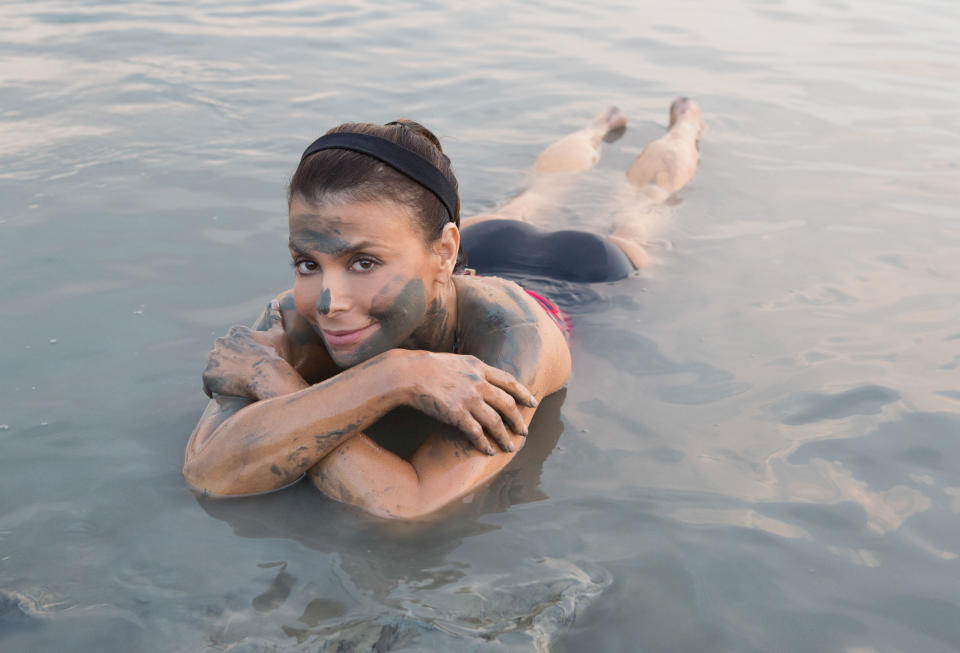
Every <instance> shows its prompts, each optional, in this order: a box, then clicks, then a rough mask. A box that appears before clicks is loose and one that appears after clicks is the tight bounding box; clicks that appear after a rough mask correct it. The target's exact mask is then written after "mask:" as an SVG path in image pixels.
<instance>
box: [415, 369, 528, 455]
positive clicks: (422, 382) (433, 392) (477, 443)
mask: <svg viewBox="0 0 960 653" xmlns="http://www.w3.org/2000/svg"><path fill="white" fill-rule="evenodd" d="M406 361H407V362H408V363H409V365H410V366H412V368H413V369H412V370H410V371H409V372H403V373H402V374H403V376H405V377H406V378H408V379H410V381H409V384H410V387H409V388H408V390H409V392H408V397H407V402H406V403H407V404H409V405H410V406H412V407H414V408H416V409H417V410H419V411H421V412H423V413H426V414H427V415H429V416H430V417H433V418H434V419H436V420H439V421H441V422H445V423H446V424H450V425H451V426H455V427H456V428H458V429H460V430H461V431H463V432H464V433H465V434H466V436H467V438H468V439H469V440H470V442H472V443H473V446H474V447H476V448H477V449H479V450H480V451H483V452H484V453H486V454H488V455H491V456H492V455H493V454H494V453H496V452H495V450H494V448H493V446H492V445H491V444H490V440H489V439H488V436H489V437H492V438H493V439H494V440H495V441H496V442H497V444H498V445H500V448H501V449H503V450H504V451H513V444H512V443H511V436H510V433H509V431H513V433H516V434H518V435H526V434H527V427H526V424H525V422H524V419H523V415H521V413H520V410H519V408H518V405H520V406H530V407H534V406H536V405H537V400H536V398H535V397H534V396H533V395H532V394H531V393H530V391H529V390H527V388H526V387H524V385H523V384H522V383H520V382H519V381H517V379H515V378H514V377H513V375H512V374H510V373H508V372H504V371H503V370H501V369H498V368H496V367H492V366H490V365H487V364H486V363H484V362H483V361H481V360H480V359H479V358H476V357H475V356H463V355H460V354H442V353H434V352H428V351H415V352H409V355H408V358H407V359H406ZM508 429H509V431H508Z"/></svg>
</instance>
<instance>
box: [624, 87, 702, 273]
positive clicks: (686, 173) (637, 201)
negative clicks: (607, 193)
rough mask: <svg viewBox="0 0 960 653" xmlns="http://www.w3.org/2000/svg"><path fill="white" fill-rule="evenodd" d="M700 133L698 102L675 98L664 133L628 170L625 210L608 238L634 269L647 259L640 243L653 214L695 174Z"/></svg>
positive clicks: (646, 148) (700, 123)
mask: <svg viewBox="0 0 960 653" xmlns="http://www.w3.org/2000/svg"><path fill="white" fill-rule="evenodd" d="M702 131H703V118H702V116H701V114H700V107H699V106H698V105H697V103H696V102H694V101H693V100H691V99H689V98H683V97H681V98H677V99H676V100H674V101H673V103H672V104H671V105H670V127H669V129H668V130H667V133H666V134H664V135H663V136H661V137H660V138H658V139H657V140H655V141H653V142H652V143H650V144H649V145H648V146H647V147H645V148H644V150H643V152H641V153H640V156H638V157H637V159H636V161H634V162H633V165H632V166H630V169H629V170H628V171H627V181H628V182H629V186H628V187H627V188H626V189H624V196H625V197H624V199H625V202H624V207H623V208H622V209H621V210H620V211H619V212H618V214H617V215H616V216H615V219H614V227H613V232H612V233H611V235H610V236H609V239H610V240H611V241H612V242H613V243H614V244H616V245H617V246H618V247H619V248H620V249H622V250H623V251H624V253H625V254H626V255H627V257H628V258H629V259H630V261H631V262H632V263H633V264H634V266H635V267H638V268H639V267H642V266H643V265H644V264H646V262H647V260H648V257H647V253H646V251H645V250H644V247H643V244H644V241H645V240H646V227H647V224H648V223H649V222H650V220H651V218H652V216H653V213H654V212H655V211H656V210H657V207H658V206H660V205H662V204H663V202H664V201H665V200H667V199H668V198H669V197H670V196H671V195H673V194H674V193H676V192H677V191H678V190H680V189H681V188H683V187H684V186H685V185H686V184H687V182H689V181H690V180H691V179H693V175H694V174H695V173H696V171H697V162H698V158H699V157H698V153H697V140H698V139H699V138H700V133H701V132H702Z"/></svg>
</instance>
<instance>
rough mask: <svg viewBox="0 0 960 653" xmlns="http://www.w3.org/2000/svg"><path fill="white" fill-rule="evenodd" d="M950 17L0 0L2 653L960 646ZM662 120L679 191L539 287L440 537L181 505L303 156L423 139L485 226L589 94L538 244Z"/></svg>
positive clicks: (242, 508) (954, 102) (280, 507)
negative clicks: (582, 137)
mask: <svg viewBox="0 0 960 653" xmlns="http://www.w3.org/2000/svg"><path fill="white" fill-rule="evenodd" d="M958 30H960V10H958V6H957V5H956V3H953V2H950V1H948V0H926V1H920V2H911V3H901V2H893V1H892V0H878V1H874V2H867V1H865V0H864V1H862V2H843V1H833V2H826V1H825V2H813V1H806V2H801V1H799V0H784V1H776V0H769V1H757V2H747V1H743V2H732V1H731V2H717V3H706V2H690V1H678V2H673V3H654V2H645V3H616V2H602V3H600V4H596V3H591V4H590V5H589V6H588V5H585V4H582V3H574V2H553V3H546V2H542V3H536V2H524V3H520V2H513V3H511V2H499V3H498V2H474V3H469V4H465V5H463V6H461V7H459V8H455V9H454V8H450V7H449V6H447V4H446V3H418V2H400V3H373V2H371V3H354V4H342V5H326V4H324V3H316V4H315V3H308V2H301V1H290V2H279V3H253V2H243V1H241V0H235V1H214V2H202V3H192V2H181V3H162V4H161V3H152V4H151V3H102V4H95V3H81V2H62V1H61V2H43V1H37V2H34V1H31V2H6V3H3V4H2V5H0V279H2V280H3V282H2V285H0V424H3V425H6V427H7V428H5V429H4V430H0V447H2V448H0V590H2V592H3V593H2V594H0V649H2V650H4V651H13V652H17V651H30V652H42V651H65V650H70V651H82V652H86V651H90V652H94V651H96V652H102V651H124V652H128V651H158V652H159V651H201V650H231V651H251V652H252V651H274V650H276V651H291V650H295V651H316V650H328V651H347V650H371V648H373V650H378V651H386V650H442V651H448V650H449V651H460V650H463V651H474V650H483V651H488V650H489V651H499V650H515V651H527V650H532V649H534V648H535V647H537V646H540V647H544V648H545V647H547V646H548V645H549V646H550V647H551V648H552V649H553V650H556V651H564V652H566V651H738V652H739V651H774V650H776V651H847V652H858V653H860V652H865V651H876V652H878V653H879V652H886V651H911V652H912V651H952V650H956V649H957V648H960V591H958V586H960V585H958V580H960V560H958V558H957V556H958V554H960V545H958V544H957V542H958V539H960V522H958V513H960V412H958V409H960V321H958V317H960V301H958V285H957V283H958V272H960V223H958V209H957V206H958V200H960V191H958V189H960V126H958V125H960V46H958V40H957V37H956V34H957V32H958ZM681 93H685V94H690V95H691V96H693V97H695V98H696V99H697V100H698V101H699V102H700V104H701V105H702V107H703V109H704V113H705V116H706V120H707V124H708V130H707V132H706V133H705V135H704V139H703V142H702V144H701V154H702V167H701V169H700V172H699V173H698V175H697V177H696V179H695V180H694V182H693V184H692V185H691V186H690V187H689V188H688V189H686V190H684V191H683V192H682V193H681V197H680V200H681V201H680V203H678V204H677V205H676V206H674V207H673V211H672V217H670V218H669V219H668V220H665V221H664V222H663V224H661V225H660V226H659V227H658V230H657V234H656V237H657V241H658V244H657V245H656V246H655V247H654V248H653V250H652V255H653V265H652V266H651V267H650V268H649V270H648V271H646V272H644V273H643V274H642V275H640V276H639V277H637V278H634V279H629V280H627V281H625V282H622V283H618V284H613V285H608V286H595V287H590V288H571V287H553V288H547V290H548V292H550V293H551V294H552V295H553V296H554V297H555V298H557V299H558V300H559V301H560V302H561V303H562V304H563V305H564V307H565V308H566V309H567V310H568V311H569V312H570V313H571V314H572V315H573V317H574V320H575V323H576V335H575V338H574V341H573V353H574V366H575V369H574V375H573V378H572V379H571V382H570V384H569V387H568V389H567V390H566V392H565V393H564V394H563V395H562V396H558V397H556V398H555V399H553V400H551V401H550V402H547V403H546V404H545V405H544V407H543V408H542V410H541V414H540V415H539V416H538V419H537V424H536V427H535V429H534V431H533V436H532V437H531V438H530V444H529V445H528V447H527V448H526V449H525V450H524V452H523V453H522V455H521V456H520V457H519V458H518V460H517V461H516V464H514V465H513V466H511V468H509V470H508V471H506V472H505V473H504V474H502V475H501V476H500V477H498V478H497V479H496V480H495V481H494V482H493V483H492V484H491V485H490V486H489V487H488V488H486V489H484V490H482V491H480V492H478V493H476V494H475V495H474V496H473V497H472V500H471V501H470V502H469V503H468V504H466V505H465V506H464V507H463V508H462V509H461V510H460V512H459V513H458V514H457V515H456V516H454V517H451V518H449V519H447V520H446V521H444V522H442V523H439V524H434V525H431V526H427V527H423V526H419V527H418V526H409V525H406V526H405V525H384V524H382V523H379V522H376V521H373V520H371V519H368V518H365V517H363V516H361V515H358V514H356V513H354V512H352V511H351V510H349V509H346V508H344V507H342V506H339V505H336V504H333V503H332V502H329V501H327V500H325V499H323V498H321V497H319V496H318V495H316V494H315V493H314V492H313V491H312V490H311V489H310V488H308V487H302V486H301V487H297V488H294V489H292V490H289V491H285V492H283V493H279V494H275V495H271V496H267V497H260V498H256V499H249V500H243V501H235V502H225V503H209V502H201V501H198V500H197V499H196V498H195V497H194V496H193V495H192V494H191V493H190V492H189V491H187V490H186V489H185V487H184V485H183V482H182V480H181V477H180V471H179V470H180V464H181V456H182V451H183V447H184V444H185V442H186V439H187V436H188V434H189V431H190V430H191V428H192V426H193V424H194V423H195V421H196V419H197V416H198V415H199V413H200V411H201V410H202V407H203V405H204V403H205V397H204V396H203V395H202V393H201V392H200V377H199V375H200V371H201V367H202V361H203V357H204V355H205V353H206V351H207V349H208V348H209V346H210V344H211V342H212V339H213V337H214V336H215V335H217V334H220V333H222V332H223V331H225V330H226V328H227V327H228V326H229V325H230V324H232V323H234V322H248V321H249V320H251V319H252V318H253V317H254V316H255V315H256V314H257V312H258V311H259V310H260V308H261V307H262V306H263V304H264V302H265V301H266V299H268V298H269V297H272V296H273V295H274V294H275V293H276V292H277V291H278V290H280V289H283V288H285V287H287V286H288V285H289V284H290V281H291V280H290V274H291V273H290V269H289V266H288V265H287V258H288V257H287V254H286V251H285V246H284V243H285V238H286V233H285V198H284V182H285V181H286V178H287V176H288V175H289V174H290V173H291V172H292V170H293V167H294V165H295V163H296V161H297V158H298V156H299V153H300V151H301V150H302V148H303V147H304V146H305V145H306V144H307V143H308V142H309V141H310V140H311V139H312V138H314V137H315V136H316V135H318V134H319V133H320V132H322V131H323V130H325V129H326V128H327V127H329V126H331V125H333V124H335V123H337V122H341V121H344V120H358V119H359V120H372V121H380V122H385V121H388V120H391V119H394V118H396V117H399V116H407V117H412V118H415V119H417V120H420V121H422V122H424V123H425V124H427V125H428V126H430V127H431V128H433V129H434V130H435V131H436V132H437V133H438V134H439V135H440V136H441V138H442V139H443V142H444V147H445V149H446V150H447V151H448V152H449V153H450V154H451V157H452V158H453V161H454V163H455V165H456V168H457V171H458V175H459V177H460V181H461V188H462V189H463V200H464V205H465V212H467V213H469V212H480V211H484V210H489V209H491V208H493V207H494V206H495V205H496V204H498V203H499V202H501V201H503V200H504V199H506V198H508V197H510V196H511V195H512V194H513V193H515V192H516V191H518V190H519V189H520V188H521V187H522V184H523V181H524V176H525V171H526V169H527V167H528V166H529V165H530V163H531V162H532V161H533V158H534V157H535V156H536V154H537V152H538V151H539V149H540V148H541V147H542V146H544V145H545V144H547V143H548V142H550V141H551V140H552V139H555V138H557V137H558V136H560V135H562V134H564V133H566V132H568V131H570V130H572V129H575V128H578V127H580V126H581V125H582V124H583V123H584V122H585V121H586V120H588V119H589V118H590V116H592V115H593V114H594V113H595V112H596V111H597V110H599V109H600V108H602V107H603V106H604V105H606V104H609V103H616V104H618V105H620V106H621V107H622V108H623V109H624V110H625V111H626V113H627V114H628V116H629V117H630V120H631V122H630V126H629V128H628V130H627V132H626V133H625V134H624V136H623V137H622V138H620V139H619V140H617V141H616V142H614V143H610V144H608V145H606V146H605V150H604V154H603V157H604V158H603V159H602V161H601V163H600V165H599V167H598V168H597V169H596V170H594V171H593V172H591V173H590V174H588V175H587V176H586V178H585V179H584V180H583V183H582V185H581V186H578V188H577V189H576V192H575V193H574V194H573V197H574V201H573V202H572V204H571V206H570V207H569V211H567V212H566V213H565V214H564V215H563V216H558V221H562V224H563V226H566V225H567V224H568V223H594V224H600V223H602V222H603V220H604V219H605V218H606V217H607V216H608V214H609V211H610V210H611V207H610V205H609V202H608V201H607V200H608V199H609V197H608V190H607V189H609V188H611V187H612V185H613V183H614V182H615V181H616V180H617V179H618V177H619V175H621V174H622V171H623V170H624V169H625V168H626V166H627V165H629V162H630V161H631V160H632V158H633V157H634V156H636V154H637V153H638V152H639V151H640V149H641V148H642V147H643V145H644V144H645V143H646V142H648V141H649V140H651V139H652V138H654V137H656V136H657V135H659V134H660V133H661V132H662V129H663V128H664V126H665V122H666V113H667V106H668V104H669V102H670V100H671V99H672V98H673V97H674V96H675V95H678V94H681ZM558 226H559V224H558ZM54 340H55V342H54ZM324 647H326V648H324Z"/></svg>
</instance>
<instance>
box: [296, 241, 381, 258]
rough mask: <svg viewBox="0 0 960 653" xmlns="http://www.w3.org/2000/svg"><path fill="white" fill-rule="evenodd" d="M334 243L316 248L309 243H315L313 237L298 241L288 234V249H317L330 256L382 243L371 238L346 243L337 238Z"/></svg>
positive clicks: (303, 252) (351, 252) (304, 252)
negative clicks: (305, 240)
mask: <svg viewBox="0 0 960 653" xmlns="http://www.w3.org/2000/svg"><path fill="white" fill-rule="evenodd" d="M337 240H338V241H339V242H337V243H336V244H335V245H332V244H331V243H329V242H328V243H325V245H326V246H325V247H322V248H316V247H311V245H316V244H317V243H316V241H315V239H313V238H308V239H307V241H308V242H298V240H297V238H296V237H295V236H290V243H289V247H290V251H291V252H296V253H297V254H309V253H310V252H311V251H319V252H322V253H323V254H329V255H331V256H344V255H346V254H353V253H354V252H358V251H360V250H364V249H373V248H375V247H381V246H382V245H383V243H377V242H374V241H372V240H359V241H356V242H353V243H348V242H347V241H345V240H342V239H337Z"/></svg>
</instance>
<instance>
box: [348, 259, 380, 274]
mask: <svg viewBox="0 0 960 653" xmlns="http://www.w3.org/2000/svg"><path fill="white" fill-rule="evenodd" d="M376 265H377V262H376V261H374V260H373V259H372V258H367V257H365V256H361V257H360V258H357V259H354V260H353V262H352V263H351V264H350V269H351V270H353V271H354V272H369V271H370V270H372V269H373V268H374V267H375V266H376Z"/></svg>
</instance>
